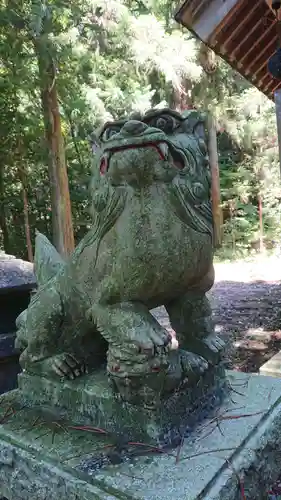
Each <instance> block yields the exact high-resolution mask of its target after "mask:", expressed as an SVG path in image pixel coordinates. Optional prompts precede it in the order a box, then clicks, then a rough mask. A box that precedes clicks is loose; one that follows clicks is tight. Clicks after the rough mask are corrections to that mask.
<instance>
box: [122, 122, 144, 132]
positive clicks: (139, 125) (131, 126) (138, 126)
mask: <svg viewBox="0 0 281 500" xmlns="http://www.w3.org/2000/svg"><path fill="white" fill-rule="evenodd" d="M145 129H147V125H146V124H145V123H143V122H139V121H137V120H130V121H128V122H127V123H125V125H124V126H123V127H122V133H123V134H124V135H139V134H141V133H142V132H144V131H145Z"/></svg>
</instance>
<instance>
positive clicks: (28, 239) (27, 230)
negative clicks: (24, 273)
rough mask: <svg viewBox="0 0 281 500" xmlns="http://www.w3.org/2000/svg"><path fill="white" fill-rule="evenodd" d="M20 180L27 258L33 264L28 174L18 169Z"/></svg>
mask: <svg viewBox="0 0 281 500" xmlns="http://www.w3.org/2000/svg"><path fill="white" fill-rule="evenodd" d="M18 172H19V178H20V180H21V185H22V201H23V216H24V231H25V239H26V246H27V256H28V260H29V262H33V249H32V243H31V236H30V224H29V214H28V198H27V194H26V187H25V186H26V174H25V172H24V170H22V169H21V168H19V169H18Z"/></svg>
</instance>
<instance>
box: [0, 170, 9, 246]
mask: <svg viewBox="0 0 281 500" xmlns="http://www.w3.org/2000/svg"><path fill="white" fill-rule="evenodd" d="M0 228H1V231H2V234H3V246H4V250H5V252H6V253H9V247H10V239H9V231H8V226H7V221H6V213H5V187H4V166H3V165H0Z"/></svg>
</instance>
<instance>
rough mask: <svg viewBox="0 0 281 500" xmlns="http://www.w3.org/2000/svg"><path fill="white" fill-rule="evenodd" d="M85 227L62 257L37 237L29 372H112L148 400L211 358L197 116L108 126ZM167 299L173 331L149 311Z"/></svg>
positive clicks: (206, 212)
mask: <svg viewBox="0 0 281 500" xmlns="http://www.w3.org/2000/svg"><path fill="white" fill-rule="evenodd" d="M93 149H94V151H95V155H94V156H95V157H94V166H93V173H92V182H91V198H92V209H93V224H92V228H91V229H90V231H89V232H88V234H86V236H85V237H84V238H83V239H82V241H81V242H80V243H79V245H78V246H77V247H76V249H75V251H74V252H73V254H72V255H71V257H70V258H69V260H67V261H65V262H64V261H63V260H62V259H61V258H60V256H59V255H58V254H57V252H56V250H55V249H54V248H53V247H52V245H51V244H50V243H49V242H48V240H47V239H46V238H45V237H44V236H43V235H41V234H37V238H36V240H37V241H36V255H35V272H36V276H37V281H38V291H37V293H36V294H35V295H34V296H33V297H32V300H31V303H30V305H29V307H28V309H27V310H26V311H24V312H23V313H22V314H21V315H20V317H19V318H18V321H17V323H18V334H17V340H16V345H17V347H18V348H19V349H20V350H21V351H22V352H21V357H20V362H21V365H22V367H23V368H24V369H25V370H26V371H27V372H30V373H37V374H41V375H44V376H46V377H67V378H75V377H78V376H82V375H84V374H85V373H86V372H90V371H92V370H96V369H101V367H102V365H103V363H105V361H106V360H107V370H108V373H109V378H110V380H111V381H112V383H113V387H114V388H115V390H116V392H117V393H118V394H120V396H121V397H123V398H125V399H127V400H128V401H131V402H132V403H137V404H138V403H140V402H141V401H145V402H147V403H148V402H149V401H153V400H154V398H155V394H157V395H158V396H159V397H163V396H165V395H167V394H169V393H170V392H172V391H173V390H174V389H176V388H178V387H179V386H182V384H183V383H187V384H190V383H191V381H192V382H194V380H198V378H199V377H201V376H202V374H203V373H204V372H205V371H206V370H207V368H208V365H210V364H212V365H213V364H216V363H218V361H219V359H220V356H221V351H222V347H223V342H222V341H221V340H220V339H219V338H218V337H217V336H216V335H215V334H214V329H213V323H212V318H211V310H210V306H209V303H208V300H207V298H206V295H205V294H206V292H207V291H208V290H209V289H210V288H211V287H212V285H213V280H214V272H213V243H212V238H213V225H212V210H211V203H210V184H211V182H210V181H211V177H210V170H209V162H208V156H207V149H206V144H205V141H204V121H203V120H202V117H201V116H200V115H199V113H198V112H197V111H191V112H190V111H189V112H187V113H186V114H185V115H181V114H179V113H177V112H174V111H171V110H169V109H163V110H152V111H149V112H147V113H146V114H145V115H144V116H142V117H136V116H135V117H134V119H129V120H124V121H116V122H113V123H107V124H106V125H105V126H104V127H103V129H102V131H101V133H100V134H99V136H98V138H97V140H96V141H95V143H94V144H93ZM159 305H164V306H165V308H166V310H167V312H168V315H169V318H170V322H171V325H172V328H173V330H174V331H175V333H176V338H177V341H178V344H177V341H176V340H175V338H174V337H173V336H172V335H171V333H169V332H168V331H167V330H166V329H165V328H164V327H163V326H161V325H160V324H159V323H158V321H157V320H156V319H155V318H154V317H153V316H152V314H151V313H150V310H151V309H153V308H155V307H157V306H159Z"/></svg>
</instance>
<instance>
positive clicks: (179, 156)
mask: <svg viewBox="0 0 281 500" xmlns="http://www.w3.org/2000/svg"><path fill="white" fill-rule="evenodd" d="M142 148H153V149H154V150H155V151H157V153H158V155H159V157H160V159H161V160H163V161H167V160H168V159H169V158H171V159H172V161H173V164H174V166H175V167H176V168H177V169H179V170H182V169H183V168H184V167H185V156H184V154H183V153H182V152H181V151H180V150H178V149H176V148H175V147H174V146H172V145H170V144H168V143H166V142H164V141H161V142H147V143H144V144H128V145H124V146H120V147H116V148H112V149H110V150H106V151H105V152H104V155H103V156H102V158H101V162H100V173H101V175H105V174H106V172H107V171H108V168H109V161H110V158H111V157H112V155H113V154H114V153H117V152H120V151H125V150H128V149H142Z"/></svg>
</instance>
